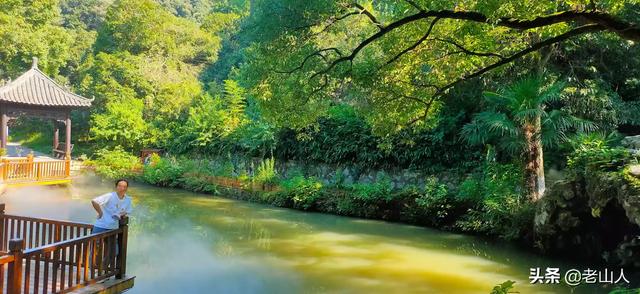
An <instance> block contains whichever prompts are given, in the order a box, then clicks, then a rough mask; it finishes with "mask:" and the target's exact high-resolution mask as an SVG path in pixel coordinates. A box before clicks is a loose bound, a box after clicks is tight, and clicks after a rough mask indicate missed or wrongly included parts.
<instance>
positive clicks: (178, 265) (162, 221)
mask: <svg viewBox="0 0 640 294" xmlns="http://www.w3.org/2000/svg"><path fill="white" fill-rule="evenodd" d="M111 187H112V183H111V182H110V181H101V179H100V178H98V177H95V176H92V175H87V176H83V177H81V178H78V179H76V180H75V181H74V183H73V184H72V185H71V186H69V187H55V188H54V187H50V188H44V187H30V188H21V189H18V190H10V191H8V193H7V194H5V195H4V196H3V202H5V203H6V204H7V211H8V213H15V214H22V215H29V216H39V217H48V218H56V219H69V220H75V221H84V222H92V221H93V220H94V219H95V212H94V211H93V209H92V208H91V205H90V203H89V200H90V199H91V198H92V197H95V196H97V195H99V194H102V193H105V192H109V191H110V190H111ZM129 194H130V195H131V196H132V197H133V199H134V200H133V201H134V210H135V211H134V214H133V217H132V221H131V226H130V239H129V259H128V274H130V275H135V276H136V280H135V287H134V288H133V289H132V290H131V291H129V292H128V293H489V292H490V291H491V289H492V288H493V286H494V285H496V284H498V283H501V282H503V281H506V280H514V281H516V282H517V283H516V289H515V290H516V291H519V293H571V289H569V288H567V287H561V286H557V285H554V286H549V285H530V284H529V278H528V277H529V269H530V268H531V267H542V268H546V267H560V268H561V269H563V270H566V269H569V268H572V266H571V265H567V264H564V263H560V262H557V261H554V260H551V259H545V258H541V257H539V256H536V255H533V254H530V253H528V252H524V251H522V250H518V249H516V248H513V247H512V246H509V245H508V244H500V243H493V244H489V243H487V241H485V240H481V239H478V238H474V237H469V236H463V235H457V234H451V233H444V232H439V231H437V230H431V229H427V228H421V227H415V226H408V225H401V224H392V223H386V222H381V221H370V220H361V219H355V218H346V217H338V216H332V215H325V214H319V213H305V212H299V211H295V210H288V209H279V208H273V207H269V206H264V205H257V204H251V203H247V202H242V201H235V200H229V199H225V198H220V197H212V196H210V195H203V194H195V193H189V192H186V191H181V190H176V189H163V188H157V187H150V186H146V185H142V184H136V183H132V185H131V188H130V190H129ZM578 268H579V267H578ZM574 290H576V289H574ZM577 290H578V291H577V293H593V290H588V291H587V290H586V289H577Z"/></svg>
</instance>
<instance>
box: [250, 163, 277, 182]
mask: <svg viewBox="0 0 640 294" xmlns="http://www.w3.org/2000/svg"><path fill="white" fill-rule="evenodd" d="M275 165H276V161H275V159H274V158H273V157H271V158H267V159H264V160H262V162H260V165H258V169H257V170H256V174H255V176H254V177H253V181H254V182H256V183H261V184H275V183H277V182H278V173H277V171H276V167H275Z"/></svg>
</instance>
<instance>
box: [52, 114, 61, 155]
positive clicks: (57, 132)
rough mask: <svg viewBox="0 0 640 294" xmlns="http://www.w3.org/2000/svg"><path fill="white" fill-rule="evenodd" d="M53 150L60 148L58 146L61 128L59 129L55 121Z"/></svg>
mask: <svg viewBox="0 0 640 294" xmlns="http://www.w3.org/2000/svg"><path fill="white" fill-rule="evenodd" d="M53 129H54V131H53V149H56V148H58V144H60V128H58V123H57V122H56V121H55V120H53Z"/></svg>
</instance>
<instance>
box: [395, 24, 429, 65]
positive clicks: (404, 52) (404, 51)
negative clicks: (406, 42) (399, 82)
mask: <svg viewBox="0 0 640 294" xmlns="http://www.w3.org/2000/svg"><path fill="white" fill-rule="evenodd" d="M438 20H440V18H439V17H436V18H434V19H433V21H432V22H431V25H430V26H429V29H428V30H427V32H426V33H425V34H424V35H423V36H422V38H420V39H419V40H418V41H416V42H415V43H413V45H411V46H409V47H408V48H405V49H404V50H402V52H400V53H398V54H397V55H396V56H394V57H393V58H391V59H390V60H389V61H387V63H386V65H389V64H391V63H393V62H395V61H396V60H398V59H399V58H400V57H402V55H404V54H406V53H407V52H409V51H411V50H413V49H415V48H416V47H418V46H420V44H422V42H424V41H425V40H426V39H427V38H429V35H431V31H432V30H433V26H434V25H435V24H436V22H438Z"/></svg>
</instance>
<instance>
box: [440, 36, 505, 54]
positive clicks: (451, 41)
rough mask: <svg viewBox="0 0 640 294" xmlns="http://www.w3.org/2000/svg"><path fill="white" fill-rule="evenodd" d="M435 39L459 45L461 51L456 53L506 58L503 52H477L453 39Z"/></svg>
mask: <svg viewBox="0 0 640 294" xmlns="http://www.w3.org/2000/svg"><path fill="white" fill-rule="evenodd" d="M434 40H436V41H440V42H443V43H447V44H451V45H453V46H455V47H457V48H458V49H460V51H457V52H456V53H464V54H467V55H475V56H483V57H498V58H500V59H504V56H502V55H501V54H498V53H493V52H486V53H485V52H475V51H471V50H469V49H467V48H464V47H463V46H462V45H460V44H458V43H456V42H455V41H453V40H447V39H441V38H434Z"/></svg>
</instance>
